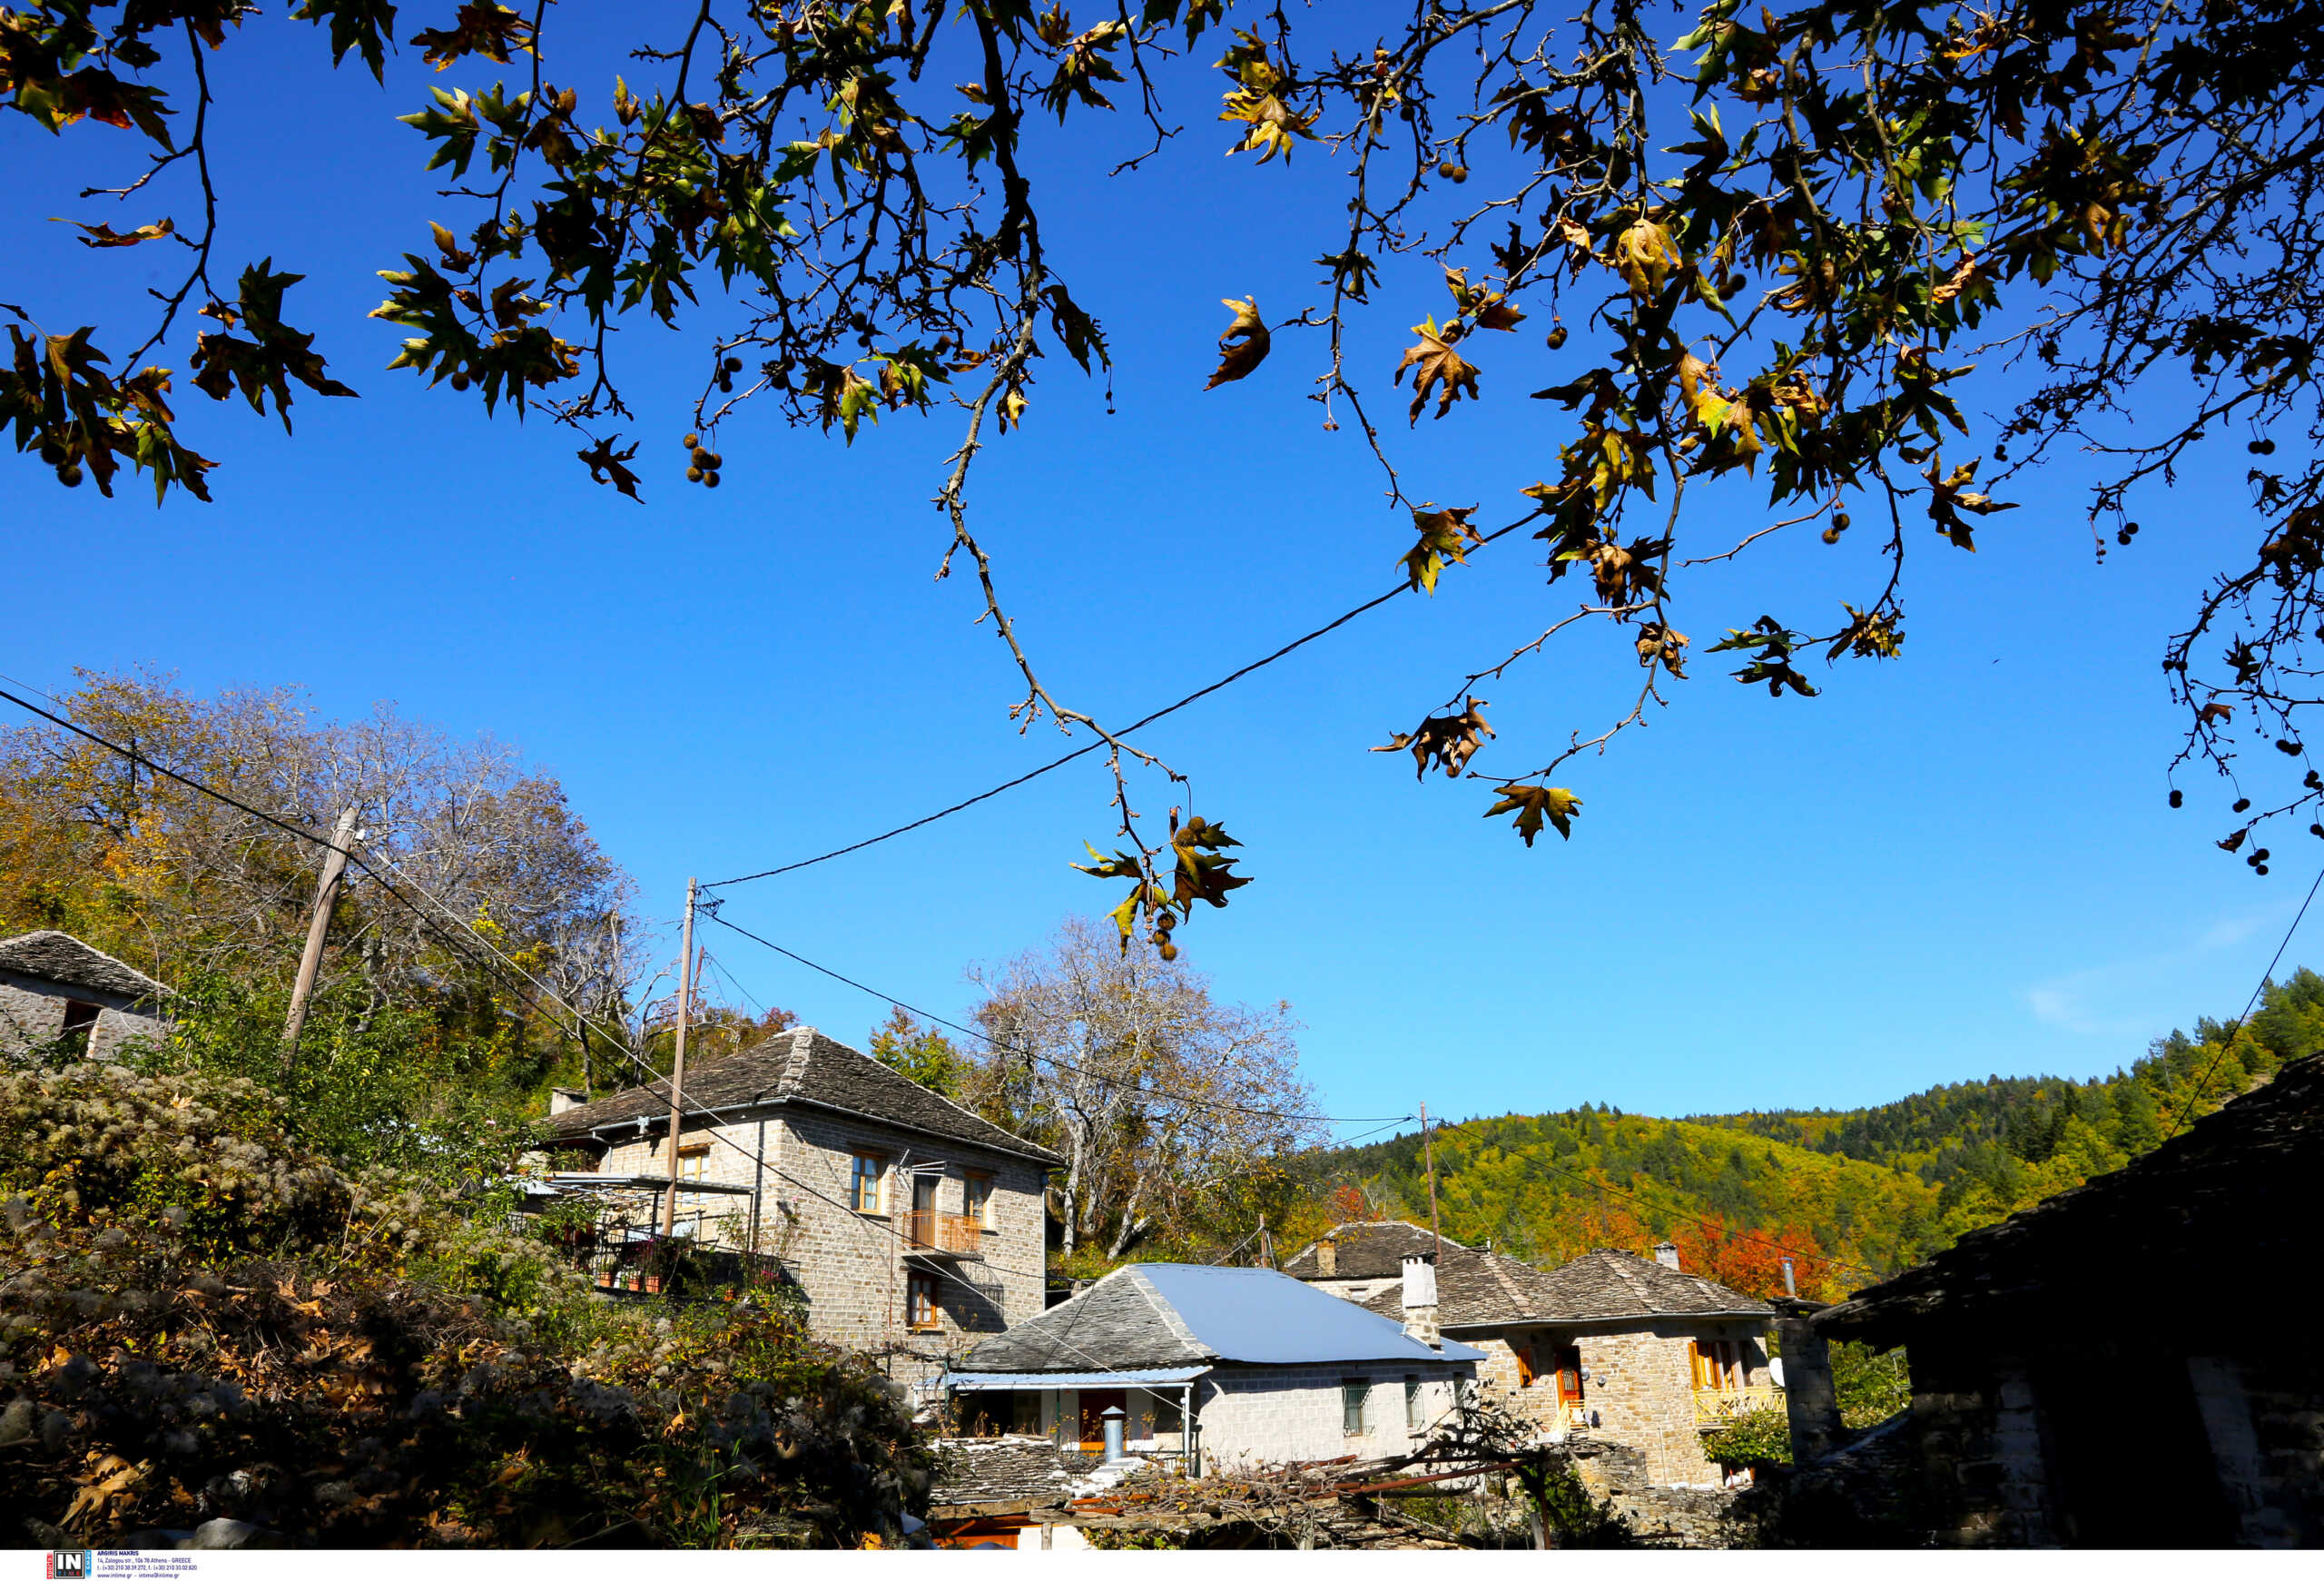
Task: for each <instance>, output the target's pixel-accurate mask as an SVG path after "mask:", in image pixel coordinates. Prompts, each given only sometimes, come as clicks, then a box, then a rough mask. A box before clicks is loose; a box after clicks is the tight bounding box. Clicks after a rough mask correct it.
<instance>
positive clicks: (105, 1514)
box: [64, 1450, 152, 1530]
mask: <svg viewBox="0 0 2324 1581" xmlns="http://www.w3.org/2000/svg"><path fill="white" fill-rule="evenodd" d="M151 1469H152V1462H150V1461H140V1462H138V1463H137V1464H136V1465H134V1466H133V1465H131V1464H130V1463H129V1462H128V1461H126V1460H123V1458H122V1457H120V1456H118V1455H100V1454H98V1453H96V1452H95V1451H94V1450H92V1451H91V1452H90V1454H89V1457H88V1464H87V1467H86V1468H85V1469H84V1470H83V1471H82V1472H81V1473H80V1474H79V1475H77V1476H75V1477H74V1478H73V1480H74V1483H76V1484H77V1485H78V1487H77V1490H76V1491H75V1492H74V1495H73V1502H72V1503H71V1504H70V1505H69V1506H67V1507H66V1508H65V1511H64V1525H65V1526H66V1527H68V1528H73V1527H78V1528H80V1529H82V1530H88V1529H90V1528H92V1527H100V1526H104V1525H109V1524H119V1523H117V1522H114V1521H113V1520H112V1519H111V1515H112V1511H113V1507H115V1506H116V1505H127V1504H131V1503H133V1502H135V1500H136V1497H137V1485H138V1484H139V1483H140V1482H142V1481H143V1480H144V1477H145V1473H146V1472H147V1471H149V1470H151Z"/></svg>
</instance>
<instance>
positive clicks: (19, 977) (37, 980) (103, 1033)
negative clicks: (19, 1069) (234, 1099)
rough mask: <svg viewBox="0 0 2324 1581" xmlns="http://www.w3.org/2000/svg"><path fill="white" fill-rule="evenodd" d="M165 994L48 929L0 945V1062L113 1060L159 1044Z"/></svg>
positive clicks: (164, 1027)
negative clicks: (43, 1057) (138, 1046)
mask: <svg viewBox="0 0 2324 1581" xmlns="http://www.w3.org/2000/svg"><path fill="white" fill-rule="evenodd" d="M168 994H169V990H168V989H166V988H164V987H162V985H161V984H160V983H156V982H154V981H153V979H152V978H151V977H148V976H146V975H145V973H143V972H140V971H138V970H137V969H136V968H135V967H134V966H131V965H129V964H127V963H124V962H121V961H116V960H114V959H113V957H112V956H111V955H108V954H105V953H104V952H103V951H102V950H97V949H93V948H91V947H90V946H89V945H87V944H83V943H82V942H81V941H80V940H78V939H76V938H74V936H73V935H72V934H65V933H59V932H58V931H56V930H55V929H54V928H44V929H42V930H40V931H39V932H38V933H31V934H17V935H16V936H15V938H13V939H0V1058H5V1057H7V1056H11V1055H22V1054H24V1053H25V1052H27V1051H28V1050H33V1049H40V1048H47V1047H54V1048H56V1049H58V1050H59V1051H60V1052H61V1053H62V1054H63V1055H64V1057H65V1058H66V1059H68V1060H70V1059H74V1058H85V1059H92V1060H114V1059H118V1058H119V1057H120V1056H121V1054H122V1052H123V1050H124V1049H125V1048H127V1047H128V1045H130V1044H131V1043H133V1042H153V1043H160V1042H162V1041H163V1040H164V1039H166V1038H167V1037H168V1036H169V1030H170V1023H168V1022H167V1021H166V1020H165V1019H163V1018H162V1013H161V1005H162V1001H163V1000H164V999H165V998H167V997H168Z"/></svg>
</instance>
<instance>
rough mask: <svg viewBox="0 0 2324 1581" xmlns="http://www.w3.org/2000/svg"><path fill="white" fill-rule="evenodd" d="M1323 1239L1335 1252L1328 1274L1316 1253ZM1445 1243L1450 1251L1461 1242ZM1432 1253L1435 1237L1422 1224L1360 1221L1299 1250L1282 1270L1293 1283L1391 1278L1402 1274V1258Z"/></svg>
mask: <svg viewBox="0 0 2324 1581" xmlns="http://www.w3.org/2000/svg"><path fill="white" fill-rule="evenodd" d="M1325 1240H1328V1241H1330V1242H1331V1243H1332V1246H1333V1249H1334V1259H1333V1264H1332V1271H1331V1272H1329V1273H1325V1272H1324V1263H1323V1260H1322V1259H1321V1258H1320V1257H1318V1256H1317V1255H1316V1252H1315V1248H1316V1247H1318V1246H1321V1245H1322V1244H1323V1243H1324V1241H1325ZM1444 1244H1445V1246H1446V1247H1447V1248H1448V1249H1449V1248H1451V1247H1454V1246H1458V1245H1460V1244H1461V1243H1460V1242H1459V1241H1457V1240H1452V1238H1451V1237H1450V1236H1447V1237H1446V1238H1445V1241H1444ZM1434 1250H1436V1237H1435V1236H1434V1234H1433V1233H1432V1232H1431V1231H1430V1230H1429V1228H1428V1226H1426V1225H1424V1224H1414V1223H1412V1222H1410V1221H1409V1220H1403V1219H1368V1220H1358V1221H1356V1222H1355V1223H1353V1224H1343V1225H1341V1226H1340V1227H1339V1228H1338V1229H1336V1230H1330V1231H1328V1232H1327V1233H1325V1234H1324V1236H1323V1237H1321V1238H1320V1239H1319V1240H1315V1242H1313V1243H1312V1244H1310V1245H1307V1246H1305V1247H1302V1248H1301V1249H1300V1250H1299V1253H1298V1255H1297V1256H1295V1257H1292V1258H1289V1259H1287V1260H1285V1262H1284V1265H1283V1271H1284V1272H1285V1273H1287V1274H1289V1275H1290V1276H1291V1277H1292V1278H1293V1279H1295V1280H1324V1279H1331V1280H1376V1279H1393V1278H1395V1277H1396V1276H1397V1275H1398V1274H1400V1273H1402V1272H1403V1268H1404V1259H1406V1258H1408V1257H1425V1256H1427V1255H1428V1254H1430V1253H1431V1252H1433V1251H1434Z"/></svg>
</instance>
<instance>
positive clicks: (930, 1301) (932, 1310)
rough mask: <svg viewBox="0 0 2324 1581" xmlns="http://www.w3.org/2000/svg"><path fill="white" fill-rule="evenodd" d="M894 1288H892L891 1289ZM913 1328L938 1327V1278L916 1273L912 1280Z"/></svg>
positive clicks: (932, 1275)
mask: <svg viewBox="0 0 2324 1581" xmlns="http://www.w3.org/2000/svg"><path fill="white" fill-rule="evenodd" d="M891 1288H892V1287H891ZM937 1324H938V1319H937V1315H936V1276H935V1275H934V1274H925V1273H916V1274H913V1275H912V1276H911V1326H912V1327H913V1328H915V1329H933V1328H935V1327H937Z"/></svg>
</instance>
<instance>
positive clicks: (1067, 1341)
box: [945, 1263, 1479, 1474]
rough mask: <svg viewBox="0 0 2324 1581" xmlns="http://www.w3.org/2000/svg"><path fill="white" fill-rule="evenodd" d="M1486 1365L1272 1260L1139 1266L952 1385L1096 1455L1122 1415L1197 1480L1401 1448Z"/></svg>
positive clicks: (1012, 1419)
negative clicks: (1114, 1418) (1113, 1416)
mask: <svg viewBox="0 0 2324 1581" xmlns="http://www.w3.org/2000/svg"><path fill="white" fill-rule="evenodd" d="M1418 1272H1419V1273H1420V1274H1421V1275H1423V1276H1424V1275H1425V1273H1426V1268H1425V1265H1422V1267H1421V1268H1420V1269H1419V1270H1418ZM1420 1282H1421V1283H1423V1284H1424V1282H1425V1281H1424V1279H1423V1280H1421V1281H1420ZM1425 1293H1426V1292H1425V1290H1415V1292H1414V1294H1415V1296H1416V1297H1418V1296H1421V1295H1424V1294H1425ZM1416 1305H1419V1306H1420V1308H1421V1309H1422V1310H1423V1311H1424V1310H1425V1304H1424V1303H1422V1302H1416ZM1478 1360H1479V1355H1478V1353H1477V1352H1476V1351H1474V1350H1472V1349H1469V1348H1468V1347H1467V1346H1465V1345H1460V1344H1455V1343H1452V1342H1450V1341H1444V1340H1441V1339H1440V1340H1437V1341H1436V1342H1435V1343H1431V1342H1430V1339H1429V1336H1428V1331H1427V1329H1426V1328H1425V1326H1424V1323H1421V1322H1416V1323H1415V1324H1414V1325H1413V1326H1411V1327H1409V1328H1408V1327H1407V1326H1406V1325H1405V1324H1402V1323H1399V1322H1397V1321H1395V1320H1393V1319H1388V1318H1384V1317H1379V1316H1376V1315H1374V1313H1372V1312H1370V1311H1367V1310H1365V1309H1364V1308H1362V1307H1359V1306H1357V1305H1356V1304H1354V1302H1352V1301H1346V1300H1343V1299H1339V1298H1338V1297H1336V1296H1333V1295H1330V1294H1328V1293H1326V1292H1324V1291H1323V1290H1315V1289H1312V1288H1310V1287H1309V1286H1307V1285H1305V1284H1303V1283H1301V1282H1300V1281H1299V1280H1295V1279H1292V1278H1289V1277H1287V1276H1286V1275H1285V1274H1282V1273H1279V1272H1276V1271H1275V1270H1272V1269H1263V1268H1210V1267H1202V1266H1197V1265H1194V1264H1189V1263H1133V1264H1131V1265H1129V1266H1128V1267H1127V1268H1120V1269H1116V1270H1114V1271H1113V1272H1112V1273H1109V1274H1108V1275H1107V1276H1106V1277H1105V1278H1103V1279H1101V1280H1098V1281H1097V1282H1096V1283H1095V1284H1093V1285H1091V1286H1090V1287H1089V1288H1088V1290H1083V1291H1081V1292H1080V1293H1079V1294H1078V1295H1076V1296H1075V1297H1073V1299H1070V1300H1068V1301H1064V1302H1062V1303H1060V1304H1059V1305H1058V1306H1055V1307H1052V1308H1050V1309H1049V1310H1048V1311H1046V1312H1043V1313H1041V1314H1040V1315H1039V1317H1037V1318H1034V1319H1031V1320H1029V1321H1027V1322H1022V1323H1019V1324H1017V1325H1016V1326H1015V1327H1013V1328H1011V1329H1009V1331H1008V1332H1007V1333H1005V1334H1000V1335H998V1336H995V1337H994V1338H991V1339H984V1340H981V1341H980V1342H979V1343H978V1344H977V1346H976V1348H975V1349H972V1350H970V1352H969V1353H968V1355H967V1357H966V1358H965V1359H962V1360H961V1361H960V1364H959V1366H958V1367H957V1368H956V1369H955V1370H954V1371H953V1372H952V1373H950V1375H949V1376H948V1377H947V1378H945V1384H946V1386H947V1387H948V1388H950V1390H951V1391H952V1393H953V1395H954V1398H955V1399H956V1400H957V1401H958V1402H959V1403H960V1405H961V1407H962V1409H963V1414H964V1416H965V1417H968V1418H970V1419H972V1420H975V1421H980V1422H981V1423H982V1424H983V1425H986V1426H989V1427H998V1428H1004V1429H1012V1428H1013V1429H1014V1430H1015V1431H1018V1432H1019V1433H1035V1434H1039V1435H1042V1436H1044V1437H1047V1438H1051V1439H1053V1440H1054V1441H1057V1442H1059V1443H1060V1444H1064V1445H1067V1446H1068V1447H1075V1448H1084V1449H1089V1450H1096V1449H1101V1448H1103V1447H1104V1422H1105V1420H1106V1418H1107V1413H1108V1412H1109V1411H1116V1410H1118V1411H1119V1412H1120V1413H1121V1420H1122V1422H1123V1432H1124V1448H1125V1450H1126V1451H1127V1452H1130V1453H1138V1454H1145V1455H1150V1456H1157V1457H1163V1458H1173V1457H1183V1460H1184V1463H1185V1464H1186V1465H1187V1467H1188V1468H1189V1469H1190V1470H1191V1471H1193V1472H1196V1473H1197V1474H1199V1473H1200V1472H1201V1471H1203V1470H1204V1469H1205V1468H1211V1469H1216V1468H1218V1467H1226V1466H1232V1465H1237V1464H1259V1463H1270V1462H1285V1461H1312V1460H1331V1459H1336V1458H1338V1457H1342V1456H1350V1455H1352V1456H1354V1457H1358V1458H1360V1459H1370V1458H1375V1457H1385V1456H1390V1455H1397V1454H1403V1453H1404V1452H1406V1451H1407V1450H1409V1449H1411V1448H1414V1447H1416V1446H1417V1444H1418V1443H1419V1442H1420V1441H1421V1440H1422V1439H1423V1438H1425V1437H1426V1436H1427V1434H1428V1433H1429V1432H1430V1431H1431V1430H1432V1429H1433V1428H1434V1427H1435V1426H1436V1425H1437V1423H1438V1422H1439V1421H1440V1420H1441V1419H1443V1418H1444V1417H1446V1416H1448V1415H1449V1414H1450V1413H1451V1412H1452V1410H1453V1408H1455V1406H1456V1405H1457V1403H1458V1400H1459V1391H1460V1389H1461V1388H1462V1387H1463V1386H1464V1384H1466V1383H1467V1382H1468V1381H1469V1380H1470V1379H1472V1378H1473V1377H1474V1376H1475V1371H1476V1364H1477V1361H1478Z"/></svg>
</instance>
